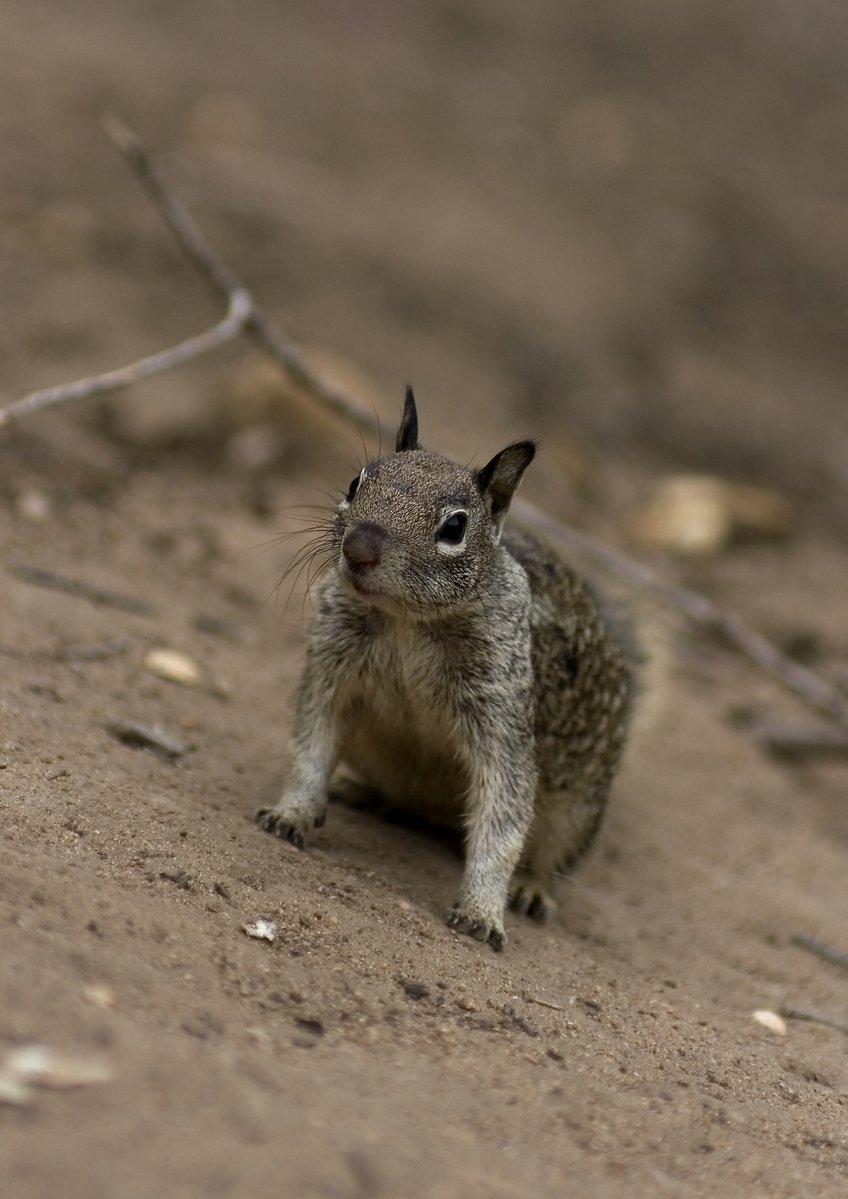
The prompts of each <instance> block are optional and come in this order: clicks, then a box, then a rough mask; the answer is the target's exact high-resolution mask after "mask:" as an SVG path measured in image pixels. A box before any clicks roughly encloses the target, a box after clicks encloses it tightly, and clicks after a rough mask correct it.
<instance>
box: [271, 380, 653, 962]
mask: <svg viewBox="0 0 848 1199" xmlns="http://www.w3.org/2000/svg"><path fill="white" fill-rule="evenodd" d="M535 452H536V446H535V443H534V442H533V441H519V442H515V443H514V444H512V445H509V446H507V447H506V449H504V450H501V452H500V453H499V454H496V455H495V456H494V458H492V460H491V461H490V462H489V463H487V465H486V466H484V467H483V468H482V469H481V470H475V469H472V468H469V467H466V466H460V465H458V464H457V463H455V462H452V461H451V460H450V459H449V458H446V457H444V456H443V455H442V454H439V453H435V452H433V451H431V450H426V449H422V448H421V447H420V446H419V444H418V417H417V413H416V408H415V400H414V397H413V394H412V391H411V390H408V391H407V395H406V403H405V406H404V412H403V419H402V421H401V425H400V429H399V431H398V434H397V442H396V452H395V453H394V454H389V455H387V456H385V457H382V458H379V459H378V460H376V461H374V462H369V463H368V464H367V465H366V466H365V467H364V469H363V470H362V471H361V473H360V474H359V475H358V476H357V478H355V479H354V480H353V482H352V483H351V485H350V488H349V490H348V492H347V495H346V496H345V498H344V499H343V500H342V502H341V503H340V504H339V507H338V509H337V510H336V513H335V516H334V517H333V519H332V524H331V525H330V526H329V529H328V534H329V547H328V548H329V550H330V555H331V562H332V568H331V569H330V571H329V573H328V575H327V577H326V578H325V579H324V581H323V582H322V584H321V586H320V590H319V594H318V602H317V611H316V614H315V618H314V621H313V624H312V629H311V635H310V641H309V649H308V654H307V660H306V668H305V670H304V673H303V677H302V680H301V683H300V688H299V691H298V696H297V708H296V716H295V721H294V728H293V732H292V736H291V743H290V759H291V761H290V773H289V777H288V782H287V785H286V788H285V791H284V793H283V796H282V798H281V799H280V800H279V802H278V803H277V804H276V805H275V806H274V807H273V808H264V809H262V810H261V811H260V812H259V813H258V814H257V821H258V823H259V824H260V825H261V827H262V828H264V829H266V830H267V831H268V832H270V833H274V834H276V835H277V836H279V837H283V838H286V839H287V840H289V841H290V842H292V844H294V845H296V846H298V847H303V845H304V842H305V839H306V836H307V834H308V833H309V832H310V831H311V830H312V829H313V828H315V827H317V826H320V825H321V824H323V822H324V818H325V812H326V806H327V793H328V789H329V787H330V784H331V778H332V776H333V773H334V771H335V769H336V767H337V765H339V764H344V765H345V766H347V767H348V768H351V769H352V770H353V771H354V772H355V775H356V776H357V777H358V778H359V780H360V781H361V783H362V784H364V785H365V786H366V787H367V788H369V789H371V790H373V791H374V792H377V793H379V794H381V795H383V796H385V797H390V798H391V799H392V800H393V801H395V802H397V803H400V804H403V805H406V806H409V807H410V808H412V809H414V810H415V811H417V812H420V813H422V814H424V815H426V816H427V817H429V818H432V819H436V820H438V821H441V822H447V823H451V824H453V825H454V826H455V827H456V826H459V827H462V828H463V829H464V837H465V859H466V860H465V871H464V876H463V880H462V885H461V888H460V893H459V898H458V899H457V901H456V903H455V904H454V906H453V909H452V910H451V912H450V914H449V916H448V924H449V925H450V926H451V927H452V928H454V929H457V930H459V931H460V932H463V933H468V934H470V935H471V936H472V937H475V938H476V939H478V940H480V941H488V943H489V944H490V945H491V946H492V948H493V949H501V948H502V947H503V945H504V943H505V940H506V935H505V933H504V910H505V908H506V905H507V903H509V904H510V905H511V906H512V907H513V908H515V909H516V910H517V911H519V912H524V913H526V914H527V915H529V916H532V917H535V918H536V919H544V918H546V917H547V916H548V915H549V914H550V913H551V911H552V910H553V906H554V900H553V892H554V878H555V876H556V875H557V874H558V873H560V872H563V871H567V870H569V869H570V868H571V867H572V866H573V865H574V863H575V862H576V861H577V859H578V858H579V857H580V856H581V855H582V854H583V853H584V852H585V850H586V849H588V847H589V845H590V844H591V843H592V841H593V840H594V838H595V836H596V834H597V832H598V828H599V826H600V823H601V820H602V817H603V813H604V808H605V805H606V799H607V793H608V791H609V787H610V784H611V782H612V779H613V775H614V774H615V771H616V768H617V766H618V762H619V759H620V757H621V753H622V750H623V748H624V743H625V738H626V735H627V729H628V724H629V721H630V715H631V710H632V707H633V699H634V694H635V690H636V675H637V665H638V653H637V652H636V649H635V642H634V641H633V639H632V638H631V636H630V633H629V631H628V629H627V628H626V626H624V625H623V624H622V622H621V621H620V620H618V619H615V618H613V617H612V616H611V614H610V613H609V612H607V611H606V610H605V607H604V605H603V604H602V603H601V602H600V601H599V599H598V597H597V596H596V595H595V593H594V592H593V590H592V589H591V587H590V586H589V585H588V584H587V583H586V582H584V581H583V580H582V579H581V578H579V577H578V575H577V574H576V573H575V572H574V571H573V570H571V569H570V568H569V567H568V566H566V565H565V564H564V563H563V562H561V561H560V560H559V559H558V558H557V557H556V556H555V555H554V554H553V552H552V551H551V550H550V549H549V548H548V546H547V545H545V544H544V543H543V542H542V541H540V540H539V539H538V538H536V537H535V536H532V535H530V534H529V533H526V532H519V531H516V530H514V529H511V528H507V529H504V518H505V517H506V515H507V511H508V509H509V505H510V502H511V500H512V497H513V494H514V492H515V490H516V488H517V487H518V484H519V483H520V481H521V477H522V475H523V474H524V471H525V470H526V468H527V467H528V466H529V464H530V462H531V461H532V459H533V456H534V454H535Z"/></svg>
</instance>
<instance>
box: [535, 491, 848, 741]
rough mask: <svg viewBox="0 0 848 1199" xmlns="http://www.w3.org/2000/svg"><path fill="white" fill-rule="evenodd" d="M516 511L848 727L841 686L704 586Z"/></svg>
mask: <svg viewBox="0 0 848 1199" xmlns="http://www.w3.org/2000/svg"><path fill="white" fill-rule="evenodd" d="M512 511H513V513H514V514H515V515H516V516H518V517H519V518H520V519H522V520H524V521H526V522H527V524H530V525H532V526H533V527H534V528H536V529H538V530H539V531H540V532H542V533H544V534H545V536H546V537H548V538H549V539H550V540H551V541H552V542H554V543H559V544H560V545H563V546H566V547H568V548H569V549H571V550H577V551H579V552H581V553H584V554H586V555H587V556H588V557H590V558H592V559H593V560H594V561H596V562H599V563H600V564H601V565H602V566H604V567H606V568H607V569H608V570H610V571H612V572H614V573H615V574H617V575H618V576H619V577H620V578H622V579H625V580H626V581H627V582H628V583H634V584H636V585H637V586H639V587H643V588H645V589H647V590H649V591H653V592H655V593H656V594H657V595H659V596H661V597H662V599H664V600H665V602H666V603H668V604H669V605H670V606H671V607H673V608H677V610H678V611H680V612H682V613H683V614H684V615H685V616H688V617H689V619H690V620H691V621H693V622H694V623H695V624H697V625H699V626H700V627H701V628H702V629H706V630H707V631H708V632H710V633H713V634H714V635H718V636H719V637H721V638H723V640H724V641H726V642H727V643H728V645H730V646H732V647H733V648H734V649H736V650H738V651H739V652H740V653H742V654H743V655H744V656H745V657H746V658H749V659H750V660H751V661H752V662H755V663H756V664H757V666H759V667H760V669H761V670H763V671H764V672H765V673H766V674H768V675H771V677H772V678H774V679H776V680H777V681H778V682H779V683H781V684H782V685H783V686H784V687H785V688H786V689H787V690H789V691H791V692H792V693H793V694H794V695H796V696H797V697H798V698H799V699H802V700H804V701H805V703H807V704H809V705H810V706H811V707H812V708H815V709H816V711H818V712H820V713H821V714H822V715H823V716H826V717H827V718H828V719H829V720H832V721H835V722H836V723H838V724H839V725H841V726H843V727H845V728H848V699H846V697H845V696H844V695H843V693H842V692H841V691H840V689H839V688H838V687H834V686H833V685H832V684H831V683H829V682H827V680H826V679H823V678H821V676H820V675H817V674H815V673H814V672H813V671H812V670H808V669H807V667H806V666H802V665H801V663H800V662H796V661H795V659H794V658H790V657H789V655H788V654H785V653H784V652H783V650H781V649H779V648H778V646H776V645H775V644H774V642H773V641H769V640H768V638H767V637H764V636H763V635H762V633H758V632H757V630H756V629H752V628H751V626H750V625H749V624H747V623H746V622H745V621H744V620H742V619H741V618H740V617H738V616H736V615H735V614H734V613H732V612H725V611H724V610H723V609H722V608H720V607H719V606H718V604H715V603H713V601H712V600H711V599H708V598H707V597H706V596H705V595H701V594H700V592H698V591H689V590H687V589H686V588H684V587H676V586H675V585H674V584H672V583H667V582H666V581H665V579H663V578H661V577H660V575H658V574H657V572H656V571H654V570H652V569H651V567H650V566H648V565H646V564H645V563H644V562H639V561H637V559H635V558H631V557H630V556H629V555H627V554H623V553H621V552H620V551H619V550H616V549H613V547H612V546H610V545H607V544H606V543H605V542H603V541H601V540H599V538H597V537H593V536H592V535H591V533H584V532H581V531H579V530H577V529H573V528H571V527H570V526H568V525H564V524H562V522H561V521H558V520H555V519H554V518H553V517H552V516H548V514H547V513H546V512H543V511H542V510H541V508H537V507H536V505H535V504H531V503H529V502H528V501H527V500H524V499H517V500H516V501H515V502H514V503H513V505H512Z"/></svg>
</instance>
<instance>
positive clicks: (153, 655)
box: [144, 649, 200, 687]
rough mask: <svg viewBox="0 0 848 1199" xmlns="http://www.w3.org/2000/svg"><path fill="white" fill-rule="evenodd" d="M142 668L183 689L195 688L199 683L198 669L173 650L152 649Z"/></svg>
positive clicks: (186, 658) (194, 664)
mask: <svg viewBox="0 0 848 1199" xmlns="http://www.w3.org/2000/svg"><path fill="white" fill-rule="evenodd" d="M144 666H145V669H146V670H149V671H150V673H151V674H155V675H156V676H157V677H158V678H160V679H167V680H168V682H170V683H180V684H181V685H182V686H183V687H195V686H196V685H197V684H198V683H199V682H200V667H199V666H198V665H197V663H196V662H193V661H192V659H191V658H189V657H188V656H187V655H186V654H181V653H179V651H178V650H175V649H152V650H150V652H149V653H148V654H147V655H146V656H145V659H144Z"/></svg>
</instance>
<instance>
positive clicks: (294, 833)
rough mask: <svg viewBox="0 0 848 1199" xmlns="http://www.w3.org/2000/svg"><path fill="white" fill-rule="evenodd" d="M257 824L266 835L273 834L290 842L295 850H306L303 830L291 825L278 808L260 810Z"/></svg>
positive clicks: (257, 815)
mask: <svg viewBox="0 0 848 1199" xmlns="http://www.w3.org/2000/svg"><path fill="white" fill-rule="evenodd" d="M256 823H257V824H258V825H259V827H260V828H262V829H264V830H265V832H266V833H271V835H272V836H274V837H280V838H281V840H283V841H288V842H289V844H290V845H293V846H294V847H295V849H303V848H305V845H306V842H305V840H304V837H303V833H302V832H301V830H300V829H299V828H296V827H295V826H294V825H293V824H289V823H288V821H287V820H285V819H284V817H283V816H282V814H281V813H280V812H278V811H277V810H276V808H260V809H259V811H258V812H257V813H256Z"/></svg>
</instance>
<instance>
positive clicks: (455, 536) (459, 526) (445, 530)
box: [436, 512, 468, 545]
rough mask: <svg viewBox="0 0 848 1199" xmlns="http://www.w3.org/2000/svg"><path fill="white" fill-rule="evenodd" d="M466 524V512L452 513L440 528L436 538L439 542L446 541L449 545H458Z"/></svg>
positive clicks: (463, 534)
mask: <svg viewBox="0 0 848 1199" xmlns="http://www.w3.org/2000/svg"><path fill="white" fill-rule="evenodd" d="M467 524H468V513H467V512H454V513H453V515H451V516H449V517H448V518H447V520H446V521H445V522H444V524H443V525H442V526H441V528H440V529H439V531H438V532H437V534H436V538H437V540H439V541H447V542H448V544H449V545H459V543H460V541H462V539H463V537H464V536H465V526H466V525H467Z"/></svg>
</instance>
